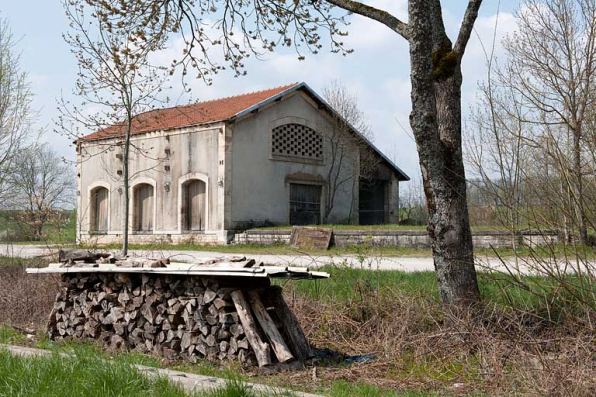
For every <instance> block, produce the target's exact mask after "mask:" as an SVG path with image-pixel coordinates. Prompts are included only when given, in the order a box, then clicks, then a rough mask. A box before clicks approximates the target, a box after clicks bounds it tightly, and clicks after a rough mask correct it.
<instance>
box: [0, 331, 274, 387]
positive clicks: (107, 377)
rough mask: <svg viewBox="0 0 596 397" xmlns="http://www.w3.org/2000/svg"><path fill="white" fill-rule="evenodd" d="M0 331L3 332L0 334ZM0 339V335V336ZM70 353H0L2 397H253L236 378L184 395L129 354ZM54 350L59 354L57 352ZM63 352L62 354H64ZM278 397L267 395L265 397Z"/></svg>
mask: <svg viewBox="0 0 596 397" xmlns="http://www.w3.org/2000/svg"><path fill="white" fill-rule="evenodd" d="M0 330H1V328H0ZM0 334H1V331H0ZM80 346H81V347H80V348H74V349H69V352H70V353H71V354H72V356H71V357H64V356H61V355H59V354H58V352H56V353H54V354H51V355H48V356H42V357H16V356H13V355H11V354H9V353H8V352H6V351H3V350H1V349H0V395H1V396H11V397H13V396H14V397H20V396H23V397H64V396H85V397H88V396H89V397H94V396H97V397H110V396H114V397H116V396H117V397H138V396H141V395H142V396H146V397H186V396H189V397H257V396H264V394H261V393H259V394H257V393H255V392H253V391H251V390H250V389H249V388H247V387H246V386H244V385H243V384H242V382H241V381H240V380H239V379H238V378H234V377H231V378H228V380H227V381H226V386H225V387H222V388H219V389H215V390H212V391H204V392H195V393H186V392H185V391H184V390H183V389H182V388H181V387H180V386H178V385H176V384H175V383H173V382H172V381H170V380H169V379H167V378H165V377H162V378H157V379H153V380H150V379H148V378H147V377H146V376H144V375H143V374H142V373H140V372H139V371H138V370H137V369H136V368H135V367H134V366H133V364H134V361H135V360H134V359H131V357H129V355H127V354H120V355H118V356H116V357H107V355H105V354H101V352H97V351H95V350H93V349H90V348H87V347H85V344H80ZM55 350H58V349H55ZM62 350H64V349H62ZM277 395H279V393H273V392H268V393H266V396H267V397H268V396H277Z"/></svg>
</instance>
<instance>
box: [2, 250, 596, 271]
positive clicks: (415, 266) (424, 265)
mask: <svg viewBox="0 0 596 397" xmlns="http://www.w3.org/2000/svg"><path fill="white" fill-rule="evenodd" d="M56 251H57V248H51V247H44V246H37V245H6V244H0V255H10V256H19V257H25V258H32V257H36V256H45V255H51V254H53V253H56ZM114 252H117V251H114ZM130 254H131V256H136V257H150V258H156V257H165V258H170V259H171V260H173V261H181V262H193V261H204V260H206V259H210V258H225V257H231V256H239V255H242V254H238V253H236V254H230V253H220V252H209V251H181V250H164V251H147V250H132V251H131V252H130ZM246 256H247V257H249V258H253V259H255V260H256V261H260V262H264V263H266V264H275V265H288V266H301V267H310V268H316V267H321V266H326V265H334V266H350V267H353V268H364V269H372V270H402V271H406V272H416V271H433V270H434V265H433V259H432V258H431V257H425V258H411V257H377V258H367V259H366V260H365V261H364V262H361V261H360V260H359V259H358V257H357V256H355V255H336V256H331V255H318V256H309V255H254V254H246ZM505 264H506V266H505ZM505 264H504V263H503V261H502V260H500V259H498V258H479V259H478V260H477V264H476V267H477V269H478V270H489V269H490V270H499V271H505V270H506V267H509V268H510V269H515V268H516V266H517V267H519V269H520V271H521V272H522V273H535V272H536V269H541V268H545V267H549V268H550V269H552V268H554V265H555V262H554V261H552V260H546V261H544V262H543V261H541V262H536V261H533V260H531V259H525V260H523V259H520V260H519V263H518V264H517V265H516V264H515V260H514V259H513V258H507V259H505ZM556 264H557V265H558V267H559V268H560V269H565V270H564V271H567V272H573V271H574V269H576V268H577V265H576V264H575V263H573V262H566V261H561V260H559V261H558V262H557V263H556ZM584 265H585V264H584ZM588 265H589V266H591V267H596V262H590V263H589V264H588Z"/></svg>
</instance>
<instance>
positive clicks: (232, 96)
mask: <svg viewBox="0 0 596 397" xmlns="http://www.w3.org/2000/svg"><path fill="white" fill-rule="evenodd" d="M298 84H300V83H298V82H294V83H291V84H285V85H280V86H277V87H271V88H264V89H262V90H257V91H251V92H245V93H244V94H236V95H230V96H224V97H221V98H213V99H208V100H206V101H199V102H195V103H187V104H185V105H176V106H170V107H166V108H156V109H151V110H149V111H147V112H145V113H149V112H152V111H154V110H168V109H179V108H185V107H189V106H195V105H201V104H205V103H211V102H217V101H225V100H228V99H233V98H240V97H243V96H248V95H254V94H258V93H262V92H265V91H274V90H279V89H280V88H286V89H288V88H291V87H294V86H296V85H298ZM140 114H143V113H140Z"/></svg>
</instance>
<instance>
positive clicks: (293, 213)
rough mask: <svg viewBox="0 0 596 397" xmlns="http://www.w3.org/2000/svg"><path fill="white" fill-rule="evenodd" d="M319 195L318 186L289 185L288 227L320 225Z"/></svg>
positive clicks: (320, 189) (320, 188) (319, 188)
mask: <svg viewBox="0 0 596 397" xmlns="http://www.w3.org/2000/svg"><path fill="white" fill-rule="evenodd" d="M321 193H322V187H321V186H318V185H305V184H299V183H291V184H290V225H318V224H320V223H321Z"/></svg>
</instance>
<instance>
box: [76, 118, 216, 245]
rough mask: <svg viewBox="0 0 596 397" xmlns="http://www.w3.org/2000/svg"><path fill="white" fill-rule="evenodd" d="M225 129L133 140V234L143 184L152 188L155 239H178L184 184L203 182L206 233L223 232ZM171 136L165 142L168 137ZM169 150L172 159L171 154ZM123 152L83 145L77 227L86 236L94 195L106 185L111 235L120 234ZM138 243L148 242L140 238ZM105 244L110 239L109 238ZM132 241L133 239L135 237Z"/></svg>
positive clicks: (105, 144) (106, 145) (109, 144)
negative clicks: (221, 151)
mask: <svg viewBox="0 0 596 397" xmlns="http://www.w3.org/2000/svg"><path fill="white" fill-rule="evenodd" d="M222 128H223V126H217V127H212V128H203V129H198V128H195V129H192V130H176V131H169V132H168V133H164V132H155V133H148V134H143V135H142V136H137V137H133V139H132V144H133V145H134V146H135V147H136V148H137V149H136V150H131V155H130V163H129V164H130V167H129V168H130V171H129V172H130V175H131V180H130V193H131V195H130V197H131V204H130V208H131V210H130V219H129V220H130V222H129V224H130V229H129V230H132V220H133V212H134V211H133V207H134V206H133V205H132V200H133V194H132V193H133V191H134V187H135V186H136V185H137V184H140V183H148V184H150V185H152V186H153V187H154V201H153V202H154V210H153V211H154V223H153V225H154V227H153V235H162V236H163V235H168V234H180V232H181V224H180V221H181V214H180V211H181V205H182V203H181V190H180V188H181V183H182V182H184V181H186V180H189V179H199V180H202V181H203V182H205V183H206V188H207V192H208V194H207V197H208V198H207V227H206V232H210V231H216V230H221V229H222V224H223V223H222V217H221V216H219V214H218V211H219V210H220V208H219V206H218V200H219V199H220V198H219V195H218V194H217V193H218V192H217V191H218V184H217V180H218V172H219V169H218V163H219V158H218V156H219V151H218V146H219V140H220V139H221V138H220V135H222V134H221V133H220V131H222ZM166 137H167V138H166ZM168 151H169V154H168ZM120 153H121V149H120V148H118V147H117V146H115V141H113V140H110V141H108V140H103V141H95V142H87V143H83V144H82V147H81V149H80V154H79V156H80V165H79V223H80V224H79V226H80V232H81V234H82V235H85V234H87V233H88V231H89V226H90V222H91V218H90V212H91V211H90V210H91V205H90V193H91V191H92V189H93V188H95V187H97V186H102V187H105V188H108V190H109V203H110V205H109V212H108V218H109V220H108V223H109V231H108V233H107V235H108V236H114V237H117V238H119V235H120V234H121V233H122V221H123V219H122V215H123V205H124V204H123V203H124V201H123V200H124V199H123V198H124V195H123V194H122V189H123V179H122V176H121V175H119V174H118V171H119V170H121V169H122V160H121V155H120ZM139 239H146V238H142V237H140V236H139ZM102 240H103V241H105V242H108V241H109V240H110V238H106V237H105V236H104V237H103V238H102ZM133 240H134V238H133Z"/></svg>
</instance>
